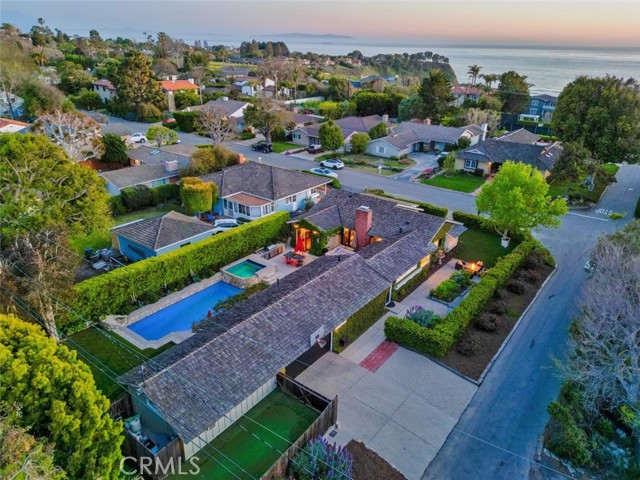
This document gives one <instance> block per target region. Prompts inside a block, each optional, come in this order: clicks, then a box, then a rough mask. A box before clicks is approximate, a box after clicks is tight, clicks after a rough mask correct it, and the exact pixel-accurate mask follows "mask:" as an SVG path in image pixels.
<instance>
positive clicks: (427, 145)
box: [366, 122, 485, 158]
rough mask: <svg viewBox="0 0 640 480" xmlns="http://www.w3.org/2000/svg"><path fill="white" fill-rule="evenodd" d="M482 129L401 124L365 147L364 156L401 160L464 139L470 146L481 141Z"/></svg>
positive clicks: (476, 126)
mask: <svg viewBox="0 0 640 480" xmlns="http://www.w3.org/2000/svg"><path fill="white" fill-rule="evenodd" d="M483 129H484V127H481V126H478V125H467V126H465V127H445V126H442V125H431V123H430V122H428V123H418V122H402V123H400V124H399V125H398V126H397V127H396V128H395V129H394V130H393V131H392V132H391V133H390V134H389V135H387V136H386V137H381V138H376V139H375V140H371V141H370V142H369V143H368V144H367V150H366V151H367V153H368V154H370V155H376V156H378V157H384V158H391V157H395V158H402V157H405V156H407V155H409V154H410V153H412V152H426V151H431V150H439V151H444V150H445V148H447V146H453V145H456V144H457V143H458V141H459V140H460V139H461V138H467V139H469V141H470V142H471V145H475V144H477V143H478V142H480V141H482V140H483V139H484V135H485V132H484V130H483Z"/></svg>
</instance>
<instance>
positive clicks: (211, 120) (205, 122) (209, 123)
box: [198, 105, 233, 145]
mask: <svg viewBox="0 0 640 480" xmlns="http://www.w3.org/2000/svg"><path fill="white" fill-rule="evenodd" d="M231 122H232V120H231V119H230V118H229V117H228V116H227V112H226V111H225V109H224V108H223V107H222V106H221V105H205V106H204V107H203V108H202V110H201V111H200V113H199V115H198V126H199V129H200V131H201V132H202V133H206V134H207V135H208V136H209V137H211V140H212V141H213V144H214V145H220V144H221V143H222V142H224V141H225V140H226V139H227V138H229V136H230V135H231V133H232V131H233V128H232V123H231Z"/></svg>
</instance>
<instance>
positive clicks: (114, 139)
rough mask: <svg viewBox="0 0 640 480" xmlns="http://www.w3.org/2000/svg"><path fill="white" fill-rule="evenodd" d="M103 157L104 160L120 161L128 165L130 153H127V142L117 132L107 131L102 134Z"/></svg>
mask: <svg viewBox="0 0 640 480" xmlns="http://www.w3.org/2000/svg"><path fill="white" fill-rule="evenodd" d="M102 149H103V153H102V157H101V158H100V160H102V161H104V162H113V163H120V164H122V165H127V164H128V163H129V155H128V154H127V144H126V143H125V142H124V140H122V138H121V137H120V135H118V134H115V133H105V134H104V135H103V136H102Z"/></svg>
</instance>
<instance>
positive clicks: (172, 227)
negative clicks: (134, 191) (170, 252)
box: [112, 211, 213, 250]
mask: <svg viewBox="0 0 640 480" xmlns="http://www.w3.org/2000/svg"><path fill="white" fill-rule="evenodd" d="M210 230H213V226H212V225H210V224H208V223H205V222H201V221H200V220H198V219H197V218H193V217H188V216H186V215H183V214H181V213H179V212H174V211H171V212H169V213H166V214H164V215H161V216H159V217H154V218H147V219H144V220H138V221H137V222H132V223H127V224H125V225H121V226H119V227H115V228H113V229H112V231H114V232H116V233H117V234H118V235H119V236H121V237H123V238H126V239H127V240H131V241H133V242H135V243H137V244H138V245H142V246H143V247H146V248H149V249H151V250H158V249H160V248H163V247H166V246H168V245H173V244H174V243H178V242H183V241H185V240H188V239H190V238H192V237H195V236H196V235H200V234H202V233H206V232H208V231H210Z"/></svg>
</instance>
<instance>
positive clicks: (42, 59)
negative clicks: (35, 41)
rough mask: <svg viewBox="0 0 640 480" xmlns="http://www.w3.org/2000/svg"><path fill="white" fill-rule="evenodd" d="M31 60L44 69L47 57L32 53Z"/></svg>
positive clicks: (40, 53)
mask: <svg viewBox="0 0 640 480" xmlns="http://www.w3.org/2000/svg"><path fill="white" fill-rule="evenodd" d="M31 58H32V59H33V61H34V62H35V63H36V65H38V66H39V67H44V64H45V63H47V56H46V55H45V54H44V53H43V52H33V53H32V54H31Z"/></svg>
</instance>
